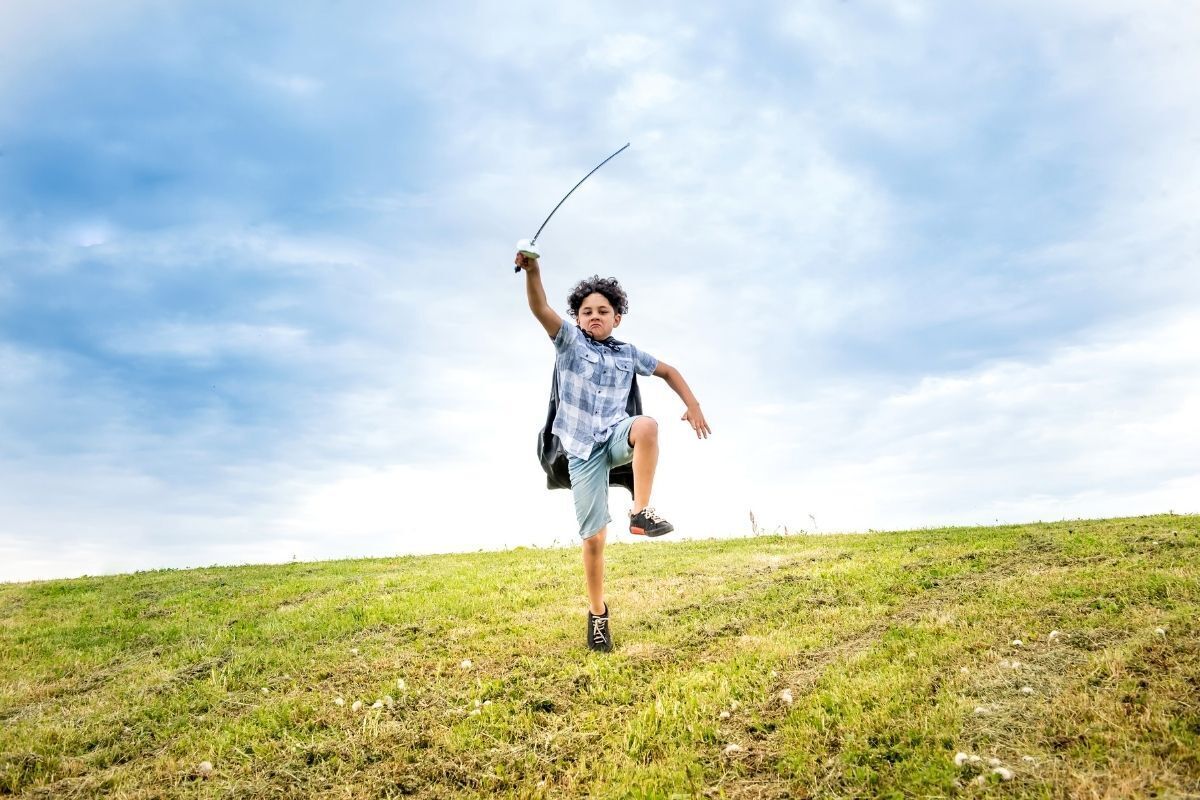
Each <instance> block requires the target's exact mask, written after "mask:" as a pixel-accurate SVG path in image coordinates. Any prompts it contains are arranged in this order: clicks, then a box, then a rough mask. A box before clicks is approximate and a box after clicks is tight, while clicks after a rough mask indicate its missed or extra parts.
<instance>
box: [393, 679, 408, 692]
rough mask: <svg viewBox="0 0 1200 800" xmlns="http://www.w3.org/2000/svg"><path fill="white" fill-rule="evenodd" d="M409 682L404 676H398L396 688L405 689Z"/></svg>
mask: <svg viewBox="0 0 1200 800" xmlns="http://www.w3.org/2000/svg"><path fill="white" fill-rule="evenodd" d="M407 686H408V684H407V683H405V682H404V678H396V688H397V689H399V690H401V691H403V690H404V689H405V688H407Z"/></svg>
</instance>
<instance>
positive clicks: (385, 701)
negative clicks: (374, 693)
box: [383, 694, 396, 708]
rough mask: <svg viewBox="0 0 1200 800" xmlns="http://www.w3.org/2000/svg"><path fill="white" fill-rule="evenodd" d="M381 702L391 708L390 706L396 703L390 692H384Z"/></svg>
mask: <svg viewBox="0 0 1200 800" xmlns="http://www.w3.org/2000/svg"><path fill="white" fill-rule="evenodd" d="M383 704H384V705H385V706H387V707H388V708H391V707H392V706H394V705H396V701H395V700H393V699H392V696H391V695H390V694H385V695H384V696H383Z"/></svg>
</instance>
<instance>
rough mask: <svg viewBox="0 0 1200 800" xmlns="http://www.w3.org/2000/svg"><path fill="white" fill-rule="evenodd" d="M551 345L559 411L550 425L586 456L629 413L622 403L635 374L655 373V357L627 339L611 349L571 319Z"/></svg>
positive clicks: (571, 452) (571, 450)
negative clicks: (585, 332) (556, 376)
mask: <svg viewBox="0 0 1200 800" xmlns="http://www.w3.org/2000/svg"><path fill="white" fill-rule="evenodd" d="M554 349H555V350H557V351H558V355H557V356H556V357H555V360H554V368H555V369H556V370H557V371H558V413H557V414H556V415H555V417H554V425H553V427H552V428H551V429H550V430H551V432H552V433H553V434H554V435H555V436H557V437H558V439H559V441H560V442H562V447H563V450H565V451H567V453H568V454H569V455H572V456H575V457H576V458H582V459H586V458H587V457H588V456H590V455H591V454H592V448H594V447H595V446H596V445H597V444H601V443H603V442H607V441H608V437H609V436H611V435H612V431H613V428H615V427H616V426H617V423H618V422H620V421H621V420H623V419H625V418H626V417H628V416H629V414H627V413H626V412H625V405H626V403H627V402H628V401H629V388H630V387H631V386H632V385H633V373H634V372H636V373H637V374H638V375H653V374H654V369H655V367H657V366H658V359H657V358H655V357H654V356H652V355H650V354H649V353H643V352H642V351H641V350H638V349H637V348H636V347H634V346H633V345H631V344H628V343H624V344H621V345H620V346H619V349H617V350H613V349H611V348H609V347H607V346H605V345H603V344H600V343H599V342H597V341H594V340H592V339H590V338H588V337H587V336H586V335H585V334H584V332H583V331H581V330H580V329H579V327H578V326H577V325H576V324H575V323H574V322H573V321H572V320H569V319H565V320H563V325H562V327H561V328H560V329H559V331H558V335H557V336H555V337H554Z"/></svg>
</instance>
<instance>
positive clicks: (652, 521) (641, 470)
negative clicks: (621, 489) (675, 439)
mask: <svg viewBox="0 0 1200 800" xmlns="http://www.w3.org/2000/svg"><path fill="white" fill-rule="evenodd" d="M623 424H628V425H629V428H628V434H627V435H625V436H623V437H622V439H621V441H618V442H617V443H616V444H615V445H614V446H613V447H612V458H611V460H610V462H609V463H610V464H612V465H613V466H616V465H617V464H628V463H630V462H632V463H633V511H632V512H631V513H630V515H629V532H630V533H632V534H635V535H638V536H662V535H664V534H667V533H670V532H671V531H673V530H675V526H674V525H672V524H671V523H669V522H667V521H666V520H665V519H663V518H662V516H661V515H660V514H658V512H656V511H655V510H654V509H652V508H650V493H651V492H652V491H653V489H654V471H655V470H656V469H657V468H658V423H657V422H655V421H654V419H653V418H652V417H644V416H639V417H632V418H631V419H629V420H628V421H627V423H623ZM622 442H623V443H624V444H622Z"/></svg>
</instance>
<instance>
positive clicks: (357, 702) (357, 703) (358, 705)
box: [350, 700, 362, 711]
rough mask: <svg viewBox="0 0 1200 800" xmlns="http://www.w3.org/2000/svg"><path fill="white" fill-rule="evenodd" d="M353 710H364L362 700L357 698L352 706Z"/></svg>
mask: <svg viewBox="0 0 1200 800" xmlns="http://www.w3.org/2000/svg"><path fill="white" fill-rule="evenodd" d="M350 710H351V711H362V700H355V701H354V705H352V706H350Z"/></svg>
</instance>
